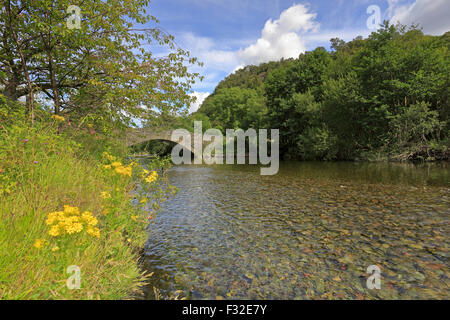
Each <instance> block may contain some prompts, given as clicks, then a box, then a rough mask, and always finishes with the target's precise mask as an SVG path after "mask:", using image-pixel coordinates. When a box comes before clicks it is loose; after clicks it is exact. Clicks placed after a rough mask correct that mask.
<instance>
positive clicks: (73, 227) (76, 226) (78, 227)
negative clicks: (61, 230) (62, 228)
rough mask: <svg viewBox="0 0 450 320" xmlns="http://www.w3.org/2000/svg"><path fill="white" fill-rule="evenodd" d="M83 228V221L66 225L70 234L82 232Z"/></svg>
mask: <svg viewBox="0 0 450 320" xmlns="http://www.w3.org/2000/svg"><path fill="white" fill-rule="evenodd" d="M82 230H83V225H82V224H81V223H72V224H68V225H66V232H67V233H68V234H74V233H80V232H81V231H82Z"/></svg>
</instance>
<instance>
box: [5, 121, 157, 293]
mask: <svg viewBox="0 0 450 320" xmlns="http://www.w3.org/2000/svg"><path fill="white" fill-rule="evenodd" d="M58 126H61V124H58V122H57V121H56V120H51V121H44V122H39V123H37V124H35V125H34V126H33V127H30V126H28V125H26V124H25V123H23V122H19V123H17V122H16V123H15V124H11V125H5V126H1V129H0V130H1V139H0V182H1V184H0V298H1V299H126V298H132V297H133V295H135V294H137V293H138V292H139V289H140V287H141V285H142V283H143V281H145V278H146V276H145V275H144V274H143V272H142V270H140V268H139V266H138V259H139V254H138V250H137V249H138V248H142V247H143V245H144V243H145V241H146V238H147V231H146V227H147V225H148V219H147V218H148V217H149V216H150V218H151V215H152V214H154V213H156V211H157V210H158V209H159V205H158V203H159V201H160V200H161V199H160V198H162V196H161V194H159V193H158V192H149V190H145V188H144V189H142V190H141V191H145V192H146V193H147V194H153V195H154V198H152V199H149V200H148V201H147V200H142V201H141V202H139V201H136V204H133V203H132V199H133V194H134V197H142V196H138V195H136V193H134V192H132V191H133V190H135V189H136V182H135V181H136V179H134V178H135V177H141V176H142V175H143V173H142V170H143V169H142V168H141V167H139V166H138V165H136V166H134V167H133V177H130V176H128V175H123V174H118V173H116V172H115V171H114V170H111V169H109V170H107V169H105V167H104V165H105V164H107V160H105V158H104V155H105V154H104V153H103V152H105V151H106V152H108V153H109V154H116V155H118V154H119V155H120V154H121V155H122V156H123V155H124V152H123V149H122V148H121V147H120V144H114V143H111V142H110V141H109V140H108V139H106V138H102V137H100V136H99V135H97V134H95V133H94V134H92V133H89V130H85V132H84V131H82V132H78V133H77V136H74V134H73V133H70V132H69V130H64V132H63V133H59V134H57V133H56V132H57V127H58ZM80 141H82V142H81V143H80ZM102 154H103V157H102ZM102 159H103V160H102ZM102 161H103V162H102ZM105 161H106V162H105ZM124 165H125V164H124ZM141 180H142V179H141ZM147 188H148V189H149V188H150V189H151V188H153V191H155V190H157V189H158V190H159V187H157V182H153V183H149V185H148V187H147ZM102 192H103V196H102ZM105 195H107V196H105ZM155 195H156V196H155ZM138 200H140V199H138ZM64 205H69V206H72V207H77V208H79V210H80V212H84V211H89V212H92V213H93V216H95V217H96V218H97V219H98V225H97V227H98V228H99V230H100V236H99V237H98V238H97V237H95V236H91V235H89V234H87V233H86V232H84V231H83V232H80V233H77V234H65V235H61V236H58V237H54V236H51V235H50V234H49V227H50V226H49V225H47V223H46V219H47V217H48V214H49V213H50V212H54V211H61V210H63V209H64ZM144 212H146V213H147V216H145V215H144ZM71 265H75V266H78V267H79V268H80V271H81V288H80V289H69V288H68V286H67V285H66V281H67V279H68V278H69V277H71V276H72V274H69V273H66V271H67V268H68V267H69V266H71Z"/></svg>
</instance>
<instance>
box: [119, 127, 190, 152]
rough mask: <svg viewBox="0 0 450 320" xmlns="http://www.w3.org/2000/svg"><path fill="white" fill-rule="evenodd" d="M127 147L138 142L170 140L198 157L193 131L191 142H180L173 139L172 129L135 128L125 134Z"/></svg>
mask: <svg viewBox="0 0 450 320" xmlns="http://www.w3.org/2000/svg"><path fill="white" fill-rule="evenodd" d="M125 140H126V145H127V147H132V146H135V145H137V144H140V143H143V142H148V141H155V140H159V141H168V142H173V143H176V144H179V145H181V146H182V147H183V148H184V149H186V150H187V151H189V152H191V154H193V155H194V157H196V156H197V155H196V154H195V152H194V146H193V143H194V134H192V133H191V143H190V144H187V143H180V141H176V140H175V139H172V131H171V130H157V129H134V130H132V131H129V132H127V134H126V136H125Z"/></svg>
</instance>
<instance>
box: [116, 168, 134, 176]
mask: <svg viewBox="0 0 450 320" xmlns="http://www.w3.org/2000/svg"><path fill="white" fill-rule="evenodd" d="M114 170H115V171H116V172H117V173H118V174H121V175H124V176H129V177H131V174H132V170H133V169H132V168H131V167H124V166H118V167H116V168H115V169H114Z"/></svg>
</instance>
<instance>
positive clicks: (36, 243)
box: [33, 239, 45, 249]
mask: <svg viewBox="0 0 450 320" xmlns="http://www.w3.org/2000/svg"><path fill="white" fill-rule="evenodd" d="M44 242H45V240H41V239H36V241H34V244H33V247H35V248H37V249H41V248H42V247H43V246H44Z"/></svg>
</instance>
